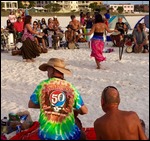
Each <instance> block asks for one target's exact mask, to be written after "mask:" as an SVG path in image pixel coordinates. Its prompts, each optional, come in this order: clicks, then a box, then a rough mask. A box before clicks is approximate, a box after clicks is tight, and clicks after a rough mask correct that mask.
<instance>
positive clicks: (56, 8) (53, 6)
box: [45, 3, 61, 12]
mask: <svg viewBox="0 0 150 141" xmlns="http://www.w3.org/2000/svg"><path fill="white" fill-rule="evenodd" d="M45 8H47V9H49V10H50V11H52V12H58V11H60V9H61V5H60V4H58V3H51V4H47V5H45Z"/></svg>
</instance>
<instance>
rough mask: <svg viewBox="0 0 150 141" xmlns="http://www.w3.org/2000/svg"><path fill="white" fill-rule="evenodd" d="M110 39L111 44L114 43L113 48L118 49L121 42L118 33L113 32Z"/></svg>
mask: <svg viewBox="0 0 150 141" xmlns="http://www.w3.org/2000/svg"><path fill="white" fill-rule="evenodd" d="M110 38H111V40H112V42H113V43H114V45H115V46H117V47H120V46H121V45H120V41H121V38H120V32H113V33H112V34H111V35H110Z"/></svg>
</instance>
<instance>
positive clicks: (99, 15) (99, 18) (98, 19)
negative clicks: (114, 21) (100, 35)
mask: <svg viewBox="0 0 150 141" xmlns="http://www.w3.org/2000/svg"><path fill="white" fill-rule="evenodd" d="M103 22H104V20H103V17H102V15H101V14H96V15H95V23H103Z"/></svg>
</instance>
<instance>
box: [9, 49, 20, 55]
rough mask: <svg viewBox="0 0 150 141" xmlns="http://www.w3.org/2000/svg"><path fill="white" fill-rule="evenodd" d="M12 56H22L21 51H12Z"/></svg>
mask: <svg viewBox="0 0 150 141" xmlns="http://www.w3.org/2000/svg"><path fill="white" fill-rule="evenodd" d="M11 54H12V56H15V55H21V50H12V52H11Z"/></svg>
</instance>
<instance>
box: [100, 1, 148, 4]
mask: <svg viewBox="0 0 150 141" xmlns="http://www.w3.org/2000/svg"><path fill="white" fill-rule="evenodd" d="M103 3H104V4H125V3H130V4H149V1H103Z"/></svg>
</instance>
